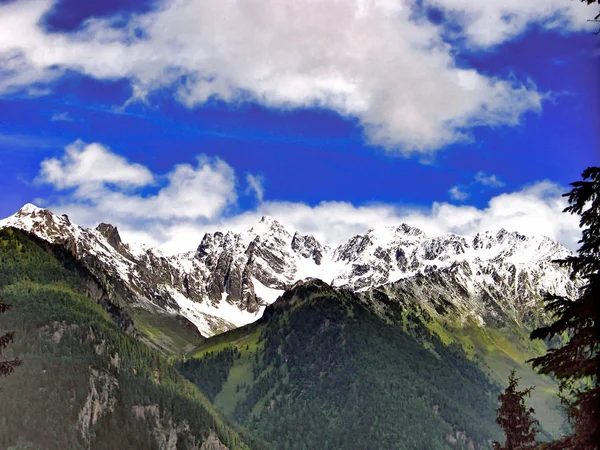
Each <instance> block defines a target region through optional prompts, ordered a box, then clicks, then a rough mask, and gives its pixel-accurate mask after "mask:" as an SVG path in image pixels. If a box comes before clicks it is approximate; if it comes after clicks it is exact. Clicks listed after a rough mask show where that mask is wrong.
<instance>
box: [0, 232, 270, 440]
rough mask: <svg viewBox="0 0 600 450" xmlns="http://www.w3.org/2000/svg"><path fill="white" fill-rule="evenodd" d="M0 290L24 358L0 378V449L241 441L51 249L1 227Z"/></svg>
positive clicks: (15, 347) (2, 320) (0, 322)
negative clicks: (11, 373)
mask: <svg viewBox="0 0 600 450" xmlns="http://www.w3.org/2000/svg"><path fill="white" fill-rule="evenodd" d="M0 296H1V297H2V298H3V299H4V300H5V302H6V303H8V304H11V305H12V308H11V309H10V311H9V312H7V313H5V314H1V315H0V333H2V332H4V331H6V330H13V331H15V332H16V340H15V343H14V344H12V345H11V346H10V350H11V351H12V352H13V354H15V355H18V356H19V357H20V358H21V359H22V360H23V365H22V366H21V367H19V368H18V369H17V371H16V373H15V374H13V375H11V376H9V377H7V378H3V379H0V388H1V389H2V390H1V391H0V448H34V449H86V448H92V449H117V448H118V449H141V448H143V449H167V448H169V449H175V448H177V449H203V450H207V449H213V450H217V449H226V448H229V449H247V448H249V447H248V446H247V445H246V444H245V443H244V441H243V439H242V438H241V437H240V436H239V434H238V433H237V432H236V431H234V430H233V429H232V428H231V427H230V426H229V425H228V424H227V423H226V422H225V421H224V420H223V419H222V418H221V417H220V415H219V414H218V413H217V412H216V411H215V410H214V408H213V406H212V405H211V404H210V402H209V401H208V400H207V399H206V397H205V396H204V395H203V394H202V393H200V391H199V390H198V389H197V388H196V387H195V386H194V385H193V384H192V383H189V382H188V381H186V380H185V379H184V378H183V377H182V376H181V375H179V373H178V372H177V371H176V370H175V369H174V368H173V366H172V364H171V363H170V361H168V360H167V359H166V358H165V357H163V356H162V355H161V354H160V353H158V352H157V351H156V350H153V349H151V348H150V347H148V346H147V345H146V344H144V343H142V342H140V341H139V340H138V339H136V338H135V337H133V336H132V335H133V334H135V330H134V329H133V327H132V326H131V325H132V323H133V321H132V319H131V318H130V317H129V316H128V314H127V313H126V312H125V311H124V310H123V309H121V308H120V307H119V306H118V305H115V304H112V303H111V302H110V301H109V300H108V297H109V296H108V295H107V293H106V292H104V291H103V288H102V287H101V286H100V285H99V284H98V283H96V282H95V280H94V279H93V277H92V276H91V275H90V273H89V272H86V270H85V269H83V268H82V266H81V265H79V264H78V263H77V262H76V261H75V260H74V259H73V258H71V257H69V254H68V253H67V252H65V251H63V250H61V249H60V248H59V247H55V246H52V245H50V244H48V243H45V242H43V241H40V240H38V239H36V238H34V237H31V236H28V235H26V234H24V233H22V232H20V231H16V230H11V229H5V230H0ZM92 299H94V300H92ZM123 330H128V331H129V334H127V333H125V332H124V331H123ZM5 356H7V357H10V356H11V354H7V355H5ZM253 448H259V447H257V446H256V445H254V446H253Z"/></svg>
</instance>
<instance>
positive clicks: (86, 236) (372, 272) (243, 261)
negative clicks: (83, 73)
mask: <svg viewBox="0 0 600 450" xmlns="http://www.w3.org/2000/svg"><path fill="white" fill-rule="evenodd" d="M9 226H10V227H15V228H19V229H22V230H25V231H28V232H30V233H33V234H35V235H36V236H38V237H39V238H41V239H44V240H47V241H49V242H52V243H55V244H61V245H63V246H65V247H66V248H68V249H70V250H71V251H72V252H73V254H74V255H75V256H76V257H77V258H79V259H80V260H82V261H86V264H88V265H89V267H90V268H91V270H93V271H95V273H96V274H98V275H99V276H104V277H107V278H106V280H107V283H108V282H110V283H117V284H118V285H119V286H124V288H123V289H124V290H125V291H126V294H127V298H128V299H130V301H131V302H132V306H133V307H142V308H146V309H152V310H153V311H163V312H164V313H165V314H181V315H182V316H183V317H185V318H187V319H188V320H190V321H191V322H192V323H194V324H195V325H196V327H197V328H198V330H199V331H200V333H202V334H203V335H204V336H211V335H213V334H215V333H219V332H222V331H224V330H226V329H230V328H234V327H239V326H242V325H245V324H247V323H250V322H253V321H255V320H257V319H258V318H259V317H260V316H261V315H262V312H263V311H264V309H265V307H266V306H267V305H268V304H271V303H272V302H274V301H275V300H276V299H277V298H278V297H279V296H280V295H281V294H282V293H283V292H284V291H285V290H286V289H288V288H290V287H291V286H292V285H293V284H294V283H295V282H297V281H299V280H304V279H307V278H318V279H321V280H323V281H325V282H326V283H328V284H331V285H333V286H336V287H345V288H348V289H351V290H353V291H355V292H366V291H369V290H371V289H373V288H374V287H377V286H382V285H397V284H398V283H401V282H402V280H420V279H422V277H424V276H425V277H428V279H431V280H434V279H437V278H436V277H438V278H439V279H437V281H436V282H437V283H438V284H444V283H446V282H447V281H448V280H451V281H452V283H454V284H452V286H453V288H452V289H456V292H459V294H457V295H456V296H455V299H454V300H453V301H456V302H460V304H461V305H462V306H461V307H462V308H463V310H464V311H467V310H469V308H470V310H471V311H473V312H474V314H475V313H476V315H477V316H478V317H489V315H487V313H486V308H487V310H489V311H492V312H493V311H494V308H495V306H493V305H492V306H490V305H491V303H490V301H491V302H492V303H493V304H494V305H501V306H499V308H500V310H502V311H508V312H510V311H513V313H514V314H519V313H522V311H524V310H525V309H526V307H528V305H531V304H532V303H534V302H535V301H536V299H539V298H540V297H541V295H542V293H543V292H545V291H549V292H555V293H557V294H563V295H573V294H574V293H575V287H574V284H573V282H572V281H571V280H569V274H568V271H567V270H566V269H565V268H562V267H559V266H558V265H557V264H555V263H553V262H552V261H553V260H555V259H561V258H564V257H566V256H568V255H570V252H569V251H568V250H567V249H566V248H565V247H563V246H562V245H560V244H559V243H557V242H555V241H553V240H552V239H549V238H547V237H544V236H524V235H522V234H520V233H518V232H509V231H506V230H500V231H499V232H496V233H492V232H483V233H479V234H477V235H475V236H472V237H471V236H459V235H455V234H446V235H442V236H427V235H426V234H425V233H424V232H423V231H421V230H420V229H418V228H415V227H411V226H409V225H407V224H400V225H399V226H394V227H376V228H373V229H371V230H369V231H367V232H366V233H364V234H360V235H357V236H354V237H353V238H351V239H350V240H349V241H348V242H346V243H344V244H342V245H340V246H338V247H337V248H333V249H332V248H330V247H328V246H326V245H323V244H321V243H320V242H319V241H318V240H317V239H316V238H314V237H313V236H311V235H301V234H299V233H292V232H290V231H288V230H287V229H286V228H285V227H284V226H283V225H281V224H280V223H279V222H277V221H276V220H274V219H272V218H269V217H263V218H262V219H261V220H260V222H259V223H257V224H256V225H255V226H254V227H252V228H251V229H250V230H248V231H246V232H242V233H233V232H225V233H223V232H214V233H207V234H205V236H204V237H203V239H202V242H200V245H199V246H198V247H197V248H196V249H195V250H192V251H189V252H187V253H183V254H179V255H175V256H169V257H167V256H165V255H164V254H163V253H162V252H161V251H160V250H157V249H155V248H151V247H147V246H143V245H131V244H125V243H122V242H121V239H120V236H119V235H118V230H117V228H116V227H113V226H112V225H109V224H101V225H99V226H98V228H97V229H95V230H93V229H84V228H81V227H79V226H77V225H75V224H73V223H71V221H70V220H69V218H68V217H67V216H64V215H63V216H60V215H56V214H53V213H52V212H50V211H49V210H46V209H41V208H38V207H36V206H34V205H32V204H27V205H25V206H24V207H23V208H22V209H21V210H19V211H18V212H17V213H16V214H14V215H13V216H11V217H9V218H7V219H4V220H2V221H0V228H2V227H9ZM90 258H91V259H90ZM440 277H441V278H440ZM448 282H449V281H448ZM455 284H456V286H458V287H456V286H454V285H455ZM407 286H408V285H407ZM498 286H501V289H500V288H498ZM407 289H408V288H407ZM410 289H412V291H414V295H419V296H422V297H423V299H424V300H423V301H424V302H426V301H429V300H427V299H426V294H425V293H424V292H422V290H421V288H417V287H415V286H412V287H411V288H410ZM430 289H433V290H435V289H436V288H435V287H430ZM412 291H411V292H412ZM462 293H464V295H466V297H465V296H463V294H462ZM411 295H412V294H411ZM440 295H442V294H440ZM504 297H505V298H504ZM490 298H491V299H492V300H489V299H490ZM469 302H471V303H469ZM524 308H525V309H524ZM489 311H488V312H489ZM490 314H491V313H490ZM511 314H512V313H511ZM481 320H483V319H481Z"/></svg>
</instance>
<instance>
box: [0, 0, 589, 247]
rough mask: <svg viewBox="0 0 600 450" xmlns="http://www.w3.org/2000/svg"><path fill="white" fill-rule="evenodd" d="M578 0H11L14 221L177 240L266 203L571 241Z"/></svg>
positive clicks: (331, 236)
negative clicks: (27, 208) (567, 201)
mask: <svg viewBox="0 0 600 450" xmlns="http://www.w3.org/2000/svg"><path fill="white" fill-rule="evenodd" d="M594 12H595V10H593V8H588V7H585V6H584V5H580V4H579V3H578V2H572V1H569V0H552V1H541V0H540V1H539V2H537V1H536V2H522V1H521V2H506V1H500V0H498V1H489V2H468V1H466V0H422V1H411V0H398V1H391V0H386V1H383V0H381V1H371V2H369V1H358V0H357V1H356V2H354V1H345V2H340V1H335V0H323V1H320V2H315V1H310V0H302V1H298V2H282V1H278V0H266V1H261V2H259V1H250V0H249V1H247V2H229V1H216V0H203V1H201V0H185V1H184V0H176V1H151V2H148V1H139V0H137V1H116V0H110V1H109V0H102V1H97V2H81V1H75V0H66V1H52V0H16V1H9V2H6V1H3V2H0V30H4V31H0V63H1V64H0V67H1V69H0V160H1V164H0V192H1V201H0V217H5V216H8V215H10V214H12V213H14V212H15V211H16V210H18V209H19V208H20V207H21V206H22V205H23V204H24V203H27V202H34V203H36V204H38V205H40V206H47V207H50V208H51V209H53V210H55V211H57V212H61V213H63V212H65V213H68V214H69V215H70V217H71V218H72V219H73V220H75V221H76V222H78V223H81V224H82V225H85V226H94V225H95V224H97V223H98V222H100V221H107V222H111V223H114V224H116V225H118V226H119V228H120V229H121V230H122V231H123V233H124V234H125V236H126V238H129V239H134V240H141V241H145V242H148V243H150V244H153V245H160V246H162V247H163V248H164V249H165V251H167V252H175V251H183V250H185V249H186V248H187V249H191V248H193V247H195V246H196V245H197V243H198V242H199V239H200V238H201V235H202V233H203V232H204V231H206V230H209V229H211V230H212V229H216V228H226V229H227V228H231V229H236V230H237V229H243V228H248V227H249V226H251V224H252V223H254V222H255V221H256V220H258V218H259V217H260V216H261V215H263V214H269V215H272V216H275V217H276V218H278V219H279V220H281V221H282V222H284V223H285V224H286V225H287V226H289V227H290V228H291V229H298V230H299V231H301V232H309V233H313V234H315V235H317V237H319V238H321V239H323V240H325V241H327V242H329V243H332V244H335V243H337V242H339V241H340V240H342V239H344V238H347V237H349V236H351V235H352V234H353V233H357V232H360V231H364V230H366V229H367V228H370V227H372V226H375V225H391V224H394V223H400V222H402V221H406V222H409V223H412V224H414V225H417V226H421V227H422V228H424V229H425V230H426V231H428V232H430V233H434V234H435V233H444V232H457V233H466V234H472V233H474V232H477V231H481V230H483V229H494V228H498V227H500V226H504V227H506V228H512V229H518V230H520V231H523V232H529V233H537V232H541V233H544V234H547V235H549V236H551V237H553V238H556V239H559V240H560V241H561V242H563V243H565V245H568V246H570V247H572V248H573V247H574V242H575V241H576V238H577V227H576V222H574V221H573V220H570V219H569V218H568V217H562V215H561V214H560V210H561V208H562V207H563V206H564V202H563V200H562V199H561V197H560V193H562V192H565V190H566V189H567V186H568V183H570V182H572V181H574V180H577V179H578V178H579V176H580V173H581V172H582V170H583V169H584V168H585V167H587V166H589V165H594V164H598V163H599V161H598V159H599V156H598V142H599V139H598V138H599V136H598V130H599V129H600V127H599V126H598V125H600V124H599V112H600V109H599V107H598V106H599V105H598V99H599V98H600V96H599V94H600V93H599V92H598V89H599V84H598V80H599V77H598V75H599V73H598V56H599V47H598V45H599V41H598V38H597V37H596V36H594V35H593V34H592V33H591V30H590V25H589V24H588V23H587V22H586V19H587V18H588V17H591V16H593V15H594Z"/></svg>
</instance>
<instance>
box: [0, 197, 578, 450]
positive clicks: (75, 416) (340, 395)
mask: <svg viewBox="0 0 600 450" xmlns="http://www.w3.org/2000/svg"><path fill="white" fill-rule="evenodd" d="M569 254H570V252H569V250H567V249H566V248H565V247H563V246H562V245H561V244H559V243H557V242H555V241H553V240H552V239H549V238H547V237H544V236H524V235H522V234H519V233H518V232H516V231H506V230H500V231H496V232H484V233H480V234H477V235H475V236H459V235H453V234H449V235H443V236H427V235H426V234H425V233H424V232H422V231H421V230H419V229H417V228H414V227H411V226H409V225H407V224H399V225H398V226H396V227H386V228H374V229H372V230H369V231H368V232H366V233H364V234H360V235H357V236H355V237H353V238H352V239H350V240H349V241H348V242H346V243H344V244H342V245H340V246H338V247H335V248H332V247H329V246H327V245H325V244H323V243H320V242H319V241H318V240H317V239H316V238H315V237H313V236H310V235H301V234H299V233H295V232H294V231H293V230H287V229H286V228H285V227H284V226H283V225H281V224H280V223H278V222H277V221H276V220H274V219H272V218H269V217H263V218H262V220H261V221H260V222H259V223H257V224H256V225H255V226H254V227H252V228H251V229H250V230H248V231H246V232H243V233H233V232H227V231H226V230H225V231H223V232H215V233H208V234H206V235H205V236H204V238H203V239H202V241H201V242H199V243H198V244H197V246H196V247H195V248H191V249H190V251H189V252H187V253H184V254H179V255H165V254H163V253H162V252H161V251H160V250H159V249H155V248H149V247H145V246H141V245H136V244H133V243H126V242H123V241H122V240H121V237H120V235H119V232H118V230H117V228H115V227H113V226H112V225H109V224H100V225H99V226H98V227H97V228H95V229H85V228H82V227H79V226H78V225H76V224H74V223H72V222H71V220H70V219H69V218H68V217H67V216H64V215H57V214H54V213H52V212H51V211H49V210H47V209H42V208H38V207H36V206H34V205H31V204H28V205H25V206H24V207H23V208H22V209H21V210H19V211H18V212H16V213H15V214H14V215H12V216H10V217H8V218H6V219H4V220H2V221H0V295H1V296H2V298H4V299H5V301H6V303H9V304H11V305H12V306H13V307H12V309H11V310H10V311H9V312H8V313H7V314H4V315H3V316H6V317H0V331H1V330H4V329H9V328H10V327H12V329H15V331H16V341H15V345H14V346H12V347H13V348H12V350H13V351H14V353H15V354H16V355H18V356H20V357H21V358H22V359H23V360H24V361H25V363H24V366H23V367H22V368H19V375H18V376H15V377H9V378H7V381H6V383H5V384H4V386H5V393H3V395H7V397H6V399H7V401H4V402H3V403H2V405H0V413H1V414H0V417H5V415H6V413H7V411H9V410H10V411H17V414H13V417H12V418H7V419H2V420H3V421H1V422H0V436H1V438H0V447H2V448H160V449H163V448H164V449H171V448H172V449H175V448H198V449H203V450H207V449H224V448H229V449H233V448H256V449H261V448H275V449H288V448H289V449H292V448H293V449H317V448H323V449H325V448H327V449H340V448H343V449H366V448H382V449H383V448H397V449H413V448H423V449H437V448H439V449H447V448H456V449H462V448H464V449H467V448H469V449H478V448H481V449H486V448H491V440H492V439H497V438H498V437H499V429H498V428H497V426H496V425H495V423H494V418H495V407H496V396H497V393H498V391H499V389H500V386H501V384H502V383H504V380H505V379H506V376H507V374H508V373H509V372H510V370H511V369H512V368H513V367H516V368H517V373H518V375H519V376H521V377H522V383H523V384H524V385H527V386H529V385H536V386H537V387H536V390H535V391H534V394H533V397H532V399H531V404H532V406H534V408H535V409H536V414H537V417H538V418H539V419H540V422H541V423H542V424H543V427H544V429H543V432H542V435H543V436H545V437H546V438H550V437H554V436H558V435H560V434H561V433H562V432H563V431H564V426H565V423H564V418H563V415H562V413H561V411H560V408H559V405H558V402H557V401H556V396H555V392H556V385H555V383H554V382H553V381H552V380H550V379H549V378H546V377H541V376H539V375H537V374H536V373H534V372H533V371H532V370H531V369H530V368H529V366H528V364H526V360H527V359H529V358H531V357H533V356H536V355H539V354H540V353H541V352H543V351H544V350H545V348H546V344H548V343H543V342H534V341H531V340H529V332H530V331H531V330H532V329H533V328H535V327H536V326H539V325H540V324H542V323H545V322H546V321H547V320H548V318H547V317H546V316H545V313H544V312H543V311H542V306H541V299H542V296H543V294H544V293H545V292H551V293H555V294H559V295H566V296H570V297H574V296H575V295H576V294H577V289H578V284H577V282H576V281H573V280H571V278H570V276H569V272H568V271H567V270H566V269H564V268H562V267H560V266H559V265H558V264H556V263H555V262H554V261H555V260H556V259H560V258H564V257H566V256H568V255H569ZM42 374H43V376H42ZM44 380H46V381H44ZM24 391H25V392H24ZM3 398H4V397H3ZM11 408H12V409H11ZM45 410H54V411H55V414H53V417H54V416H56V417H55V418H53V419H52V420H51V421H50V425H45V424H43V423H42V422H43V419H42V418H41V417H40V415H41V413H40V411H45ZM19 414H21V415H22V416H21V419H22V418H23V417H29V418H30V420H29V421H28V422H27V423H26V424H25V422H23V421H22V420H20V418H19ZM19 424H20V425H19ZM115 430H118V432H117V431H115ZM40 433H41V434H40ZM38 436H41V437H38ZM115 442H119V446H118V447H114V446H113V447H111V445H114V443H115ZM125 443H127V444H125ZM140 443H143V445H142V446H140V445H141V444H140ZM18 445H21V447H19V446H18ZM28 445H29V447H27V446H28Z"/></svg>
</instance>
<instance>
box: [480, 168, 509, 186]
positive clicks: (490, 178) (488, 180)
mask: <svg viewBox="0 0 600 450" xmlns="http://www.w3.org/2000/svg"><path fill="white" fill-rule="evenodd" d="M475 183H477V184H480V185H482V186H487V187H490V188H498V187H502V186H504V185H505V183H504V181H502V180H500V179H499V178H498V177H497V176H496V175H494V174H487V173H485V172H481V171H479V172H477V173H476V174H475Z"/></svg>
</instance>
